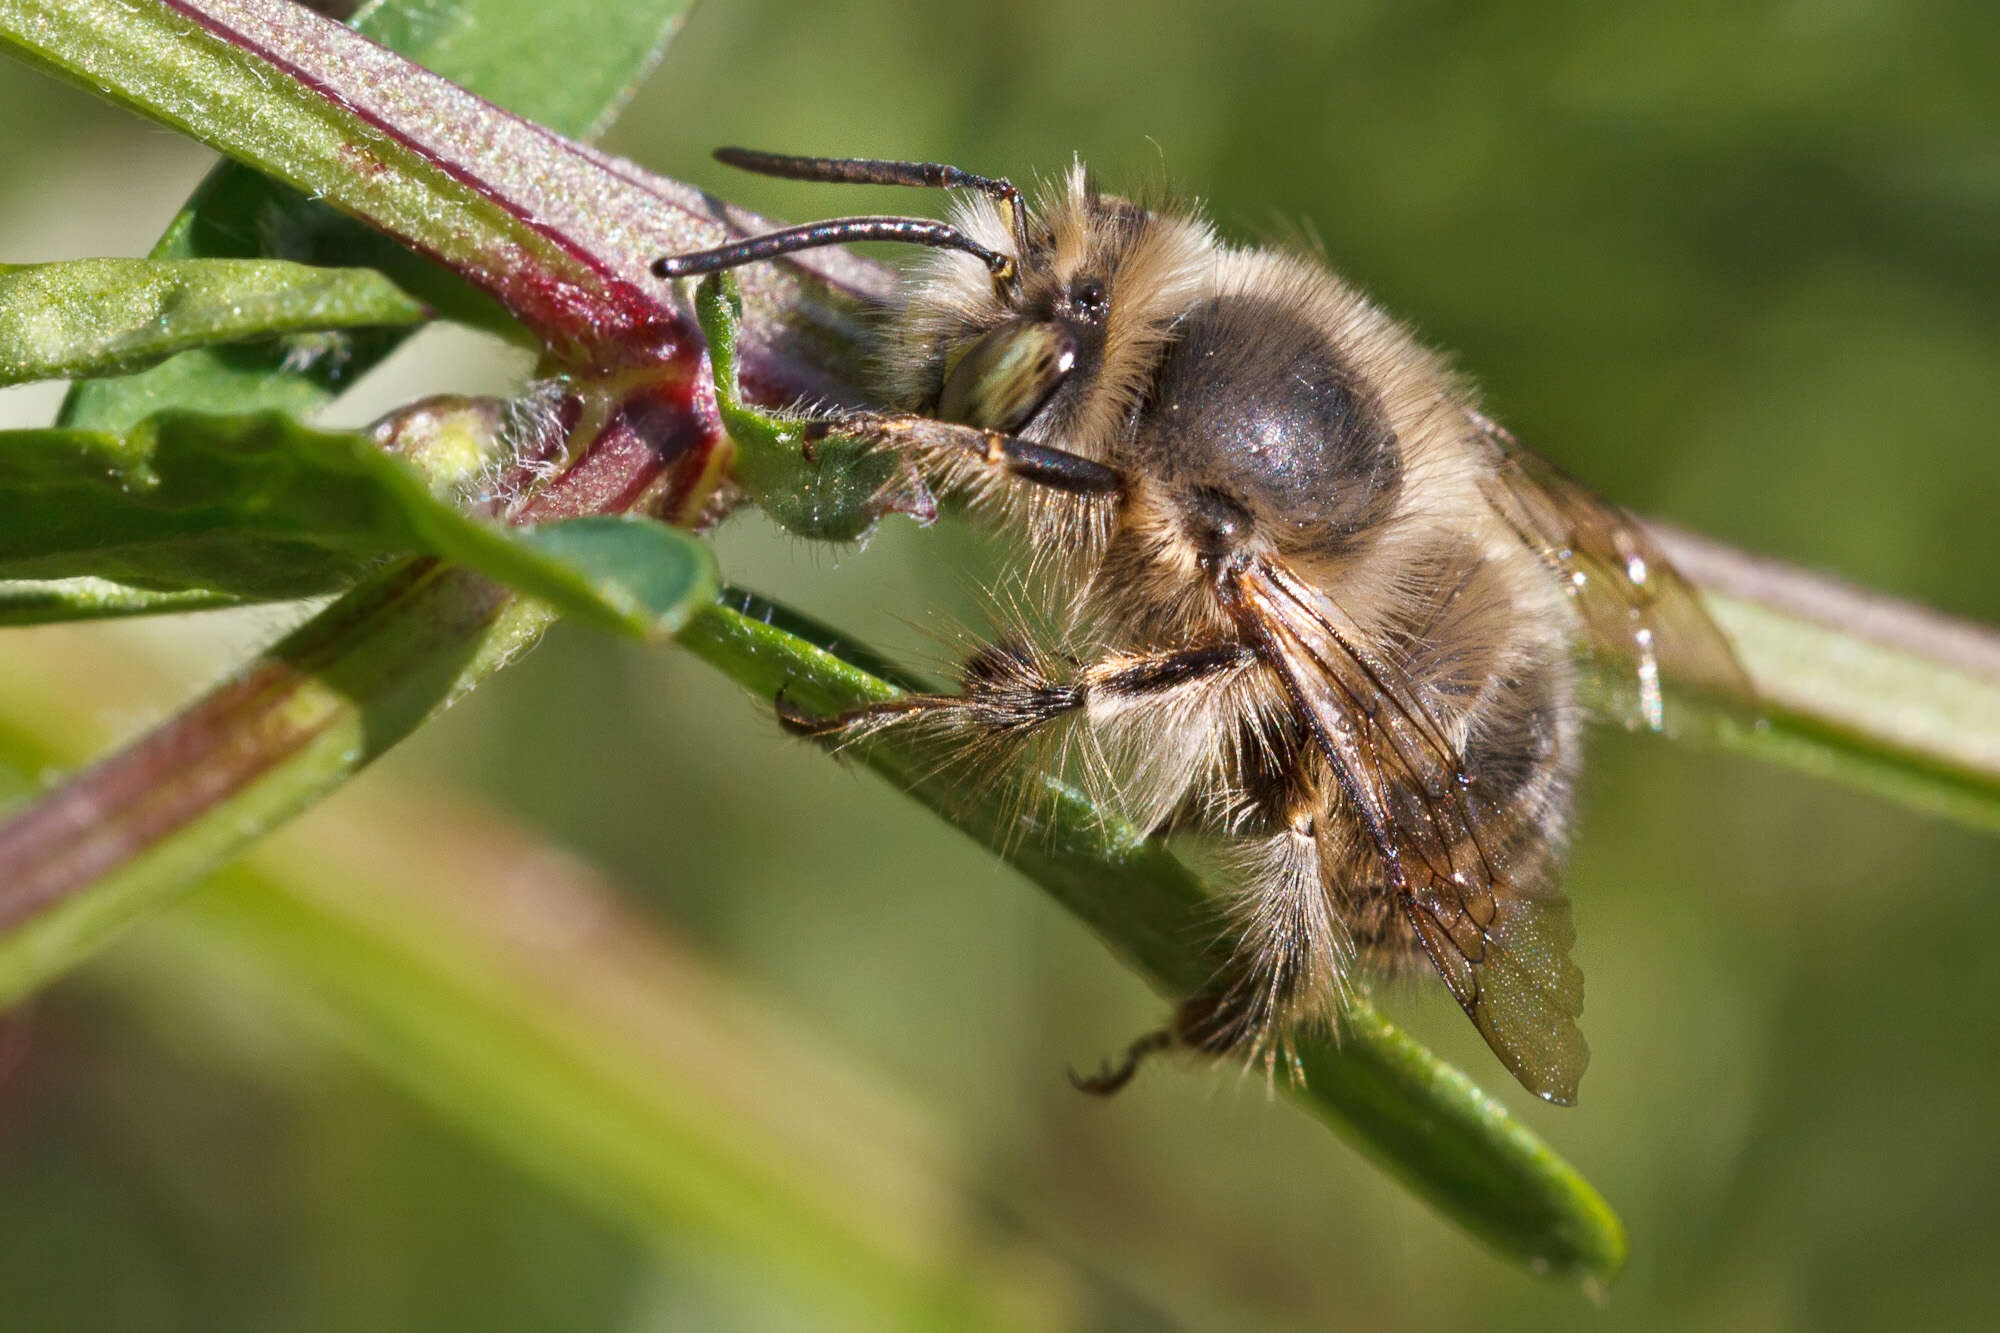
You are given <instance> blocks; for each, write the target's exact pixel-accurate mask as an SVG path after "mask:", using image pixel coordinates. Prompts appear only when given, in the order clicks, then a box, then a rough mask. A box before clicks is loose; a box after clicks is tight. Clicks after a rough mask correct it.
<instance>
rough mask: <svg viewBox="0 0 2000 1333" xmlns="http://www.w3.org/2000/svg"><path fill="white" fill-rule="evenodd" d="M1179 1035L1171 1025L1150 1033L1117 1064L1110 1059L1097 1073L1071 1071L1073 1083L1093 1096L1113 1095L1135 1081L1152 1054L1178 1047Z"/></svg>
mask: <svg viewBox="0 0 2000 1333" xmlns="http://www.w3.org/2000/svg"><path fill="white" fill-rule="evenodd" d="M1177 1040H1178V1039H1177V1038H1176V1037H1175V1036H1174V1034H1173V1032H1172V1031H1171V1030H1169V1029H1167V1028H1159V1029H1157V1030H1155V1031H1152V1032H1148V1033H1147V1034H1146V1035H1145V1036H1143V1037H1140V1038H1139V1039H1138V1040H1137V1041H1134V1042H1133V1043H1132V1044H1131V1045H1130V1046H1127V1047H1126V1048H1125V1056H1124V1058H1123V1059H1121V1060H1120V1061H1119V1062H1118V1063H1117V1065H1116V1066H1114V1065H1113V1064H1112V1063H1111V1062H1110V1061H1109V1060H1106V1061H1105V1062H1104V1063H1103V1064H1101V1065H1099V1066H1098V1068H1097V1072H1096V1073H1095V1074H1089V1075H1085V1074H1079V1073H1077V1072H1076V1071H1075V1070H1074V1069H1072V1070H1070V1071H1069V1084H1070V1086H1071V1087H1073V1088H1075V1089H1076V1090H1077V1091H1078V1092H1087V1093H1089V1094H1090V1095H1091V1096H1093V1097H1109V1096H1111V1095H1112V1094H1113V1093H1115V1092H1117V1091H1119V1090H1120V1089H1122V1088H1123V1087H1124V1086H1125V1085H1126V1084H1127V1083H1130V1082H1131V1081H1132V1076H1133V1075H1134V1074H1136V1073H1138V1072H1139V1066H1140V1065H1141V1064H1142V1063H1144V1062H1145V1060H1146V1058H1147V1057H1148V1056H1151V1055H1157V1054H1159V1053H1160V1052H1161V1051H1170V1050H1172V1049H1173V1048H1174V1046H1175V1044H1176V1042H1177Z"/></svg>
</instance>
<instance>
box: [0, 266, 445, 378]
mask: <svg viewBox="0 0 2000 1333" xmlns="http://www.w3.org/2000/svg"><path fill="white" fill-rule="evenodd" d="M427 313H428V312H427V311H426V310H425V309H424V307H423V306H422V305H421V304H420V303H418V302H417V301H414V300H412V299H411V298H410V297H408V296H406V295H404V294H403V293H402V292H401V291H399V290H398V289H397V287H396V285H395V284H394V283H392V282H390V281H389V280H388V279H387V278H385V277H383V276H382V275H381V274H379V273H376V272H373V271H371V270H368V269H356V268H345V269H323V268H311V267H308V266H306V265H303V264H287V263H281V262H278V261H275V260H245V259H208V260H181V261H155V260H145V259H80V260H76V261H73V262H71V263H63V264H28V265H12V264H0V385H5V384H21V383H25V382H27V381H29V380H46V379H75V378H81V377H83V376H87V375H124V374H127V373H130V372H131V371H134V370H138V369H140V368H141V367H144V366H147V365H151V364H152V363H153V362H156V361H158V360H160V359H162V358H163V357H167V356H170V355H172V354H173V353H175V352H179V351H183V350H185V349H187V348H189V347H198V346H203V345H205V344H209V343H223V342H234V341H238V340H240V339H245V338H268V337H272V336H275V335H278V334H287V333H301V332H308V331H319V330H327V329H351V328H361V327H368V326H385V325H399V324H415V323H417V322H419V321H420V320H422V319H424V318H425V316H426V314H427ZM324 341H325V343H326V345H327V346H328V347H332V346H335V345H336V344H334V342H333V340H330V339H329V340H324ZM309 347H310V344H293V345H292V346H290V347H288V348H287V349H286V352H285V355H290V356H297V355H300V354H301V353H302V352H304V351H305V349H306V348H309ZM306 354H309V355H310V354H323V353H311V352H306Z"/></svg>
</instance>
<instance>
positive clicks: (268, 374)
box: [58, 0, 690, 429]
mask: <svg viewBox="0 0 2000 1333" xmlns="http://www.w3.org/2000/svg"><path fill="white" fill-rule="evenodd" d="M689 3H690V0H624V3H619V4H602V5H585V6H578V5H549V4H545V3H530V2H529V0H457V2H456V3H452V4H442V3H439V0H376V3H373V4H368V5H364V6H363V7H362V8H361V9H360V10H359V11H357V12H356V13H355V15H354V17H353V18H352V19H351V20H350V24H351V26H353V27H354V28H355V29H356V30H357V31H358V32H360V33H362V34H363V35H365V36H367V37H369V38H371V39H372V40H374V41H376V42H379V43H381V44H382V45H383V46H386V47H388V48H389V49H390V50H392V51H396V52H399V53H401V54H402V55H405V56H407V57H409V58H410V59H412V60H414V61H416V62H417V63H419V64H421V65H423V66H425V67H426V68H428V69H431V70H434V71H436V72H437V73H439V74H442V75H444V76H445V77H446V78H448V79H452V80H453V81H455V82H457V83H460V84H463V85H464V86H465V87H466V88H468V89H470V90H471V91H473V92H475V93H478V94H479V95H480V96H482V97H484V98H486V99H488V100H489V101H492V102H494V103H497V104H498V105H500V106H502V107H505V108H506V109H507V110H509V111H512V112H514V113H516V114H517V115H521V116H525V117H527V118H529V119H531V120H535V121H538V122H540V123H541V124H543V125H546V126H548V127H550V128H551V129H553V130H555V131H556V132H558V133H560V134H567V135H571V136H574V137H577V138H582V139H586V140H588V139H594V138H595V137H596V136H597V135H599V134H601V133H602V132H603V131H604V129H605V128H606V127H607V126H608V125H609V124H610V123H611V121H612V120H614V119H615V118H616V116H617V113H618V111H619V109H620V108H621V107H622V106H623V105H624V103H625V101H626V99H627V98H628V97H629V95H630V93H631V91H632V89H633V88H635V87H636V86H637V84H638V82H639V81H640V80H641V79H643V78H644V77H645V75H646V73H647V72H648V71H649V70H651V69H652V68H653V66H654V65H655V64H656V63H657V62H658V61H659V59H660V58H661V56H662V55H663V54H664V53H665V50H666V47H667V44H668V43H669V42H670V41H671V40H672V38H673V35H674V33H675V32H676V31H677V30H678V29H679V27H680V24H681V22H682V19H683V17H684V15H685V13H686V10H687V8H688V5H689ZM552 52H561V53H563V54H564V55H565V56H566V57H568V58H563V59H556V58H552V55H551V53H552ZM259 255H273V256H276V257H279V258H283V259H288V260H299V261H303V262H307V263H317V264H327V265H365V266H366V267H369V268H374V269H377V270H380V271H381V272H382V273H384V274H385V275H388V276H389V277H390V278H391V279H392V280H393V281H394V282H395V283H396V284H398V285H399V286H401V287H402V288H403V289H404V290H406V291H408V292H410V293H412V294H413V295H415V296H416V297H418V298H419V299H421V300H422V301H424V302H426V303H427V304H429V305H431V306H432V307H434V308H435V309H436V310H437V312H438V313H439V315H440V316H442V317H443V318H446V319H451V320H455V321H457V322H460V323H464V324H469V325H472V326H473V327H477V328H483V329H486V330H488V331H490V332H494V333H498V334H499V335H501V336H503V337H509V338H519V337H521V336H522V335H521V331H520V326H519V325H518V324H516V323H515V322H514V320H513V319H512V317H511V316H509V315H507V314H506V313H505V311H503V310H502V309H501V308H500V307H499V306H498V304H496V303H495V302H494V301H493V300H492V299H491V298H490V297H488V296H486V295H485V294H484V293H481V292H478V291H476V290H474V289H473V288H472V287H470V286H469V285H467V284H466V283H465V281H464V280H463V279H461V278H459V277H458V276H457V275H455V274H453V273H452V272H450V271H449V270H448V269H446V268H444V267H443V266H441V265H438V264H436V263H433V262H431V261H430V260H428V259H425V258H423V257H422V256H420V255H416V254H413V253H411V252H410V251H409V250H407V249H405V248H404V247H402V246H400V245H397V244H395V243H394V242H392V241H390V240H389V239H388V238H386V237H384V236H383V235H381V234H380V233H379V232H376V231H374V230H373V229H371V228H369V227H368V226H366V225H364V224H363V223H360V222H357V221H355V220H354V219H352V218H349V217H344V216H342V215H341V214H340V213H338V212H336V211H335V210H334V209H333V208H332V207H330V206H329V205H327V204H326V203H324V202H322V201H320V200H318V199H314V198H310V197H308V196H307V195H306V194H304V193H302V192H300V191H298V190H295V189H293V188H291V187H289V186H286V185H284V184H281V183H280V182H278V181H276V180H273V179H271V178H270V177H268V176H265V175H262V174H260V173H258V172H257V171H254V170H252V169H251V168H249V167H245V166H242V165H240V164H238V163H234V162H224V163H221V164H219V165H218V166H217V167H216V168H215V169H214V170H213V171H212V172H210V173H209V176H208V179H207V180H205V181H204V182H203V183H202V185H201V187H200V188H199V189H198V190H197V191H196V192H195V194H194V196H193V197H192V198H191V199H190V200H189V201H188V203H187V206H186V207H185V208H183V209H182V211H181V213H180V215H179V216H178V217H177V218H175V220H174V222H173V224H172V225H171V226H169V227H168V228H167V231H166V233H165V234H164V235H163V236H162V237H161V239H160V241H159V243H158V244H157V245H156V246H155V247H154V248H153V251H152V257H153V258H155V259H167V260H171V259H189V258H198V257H227V258H248V257H255V256H259ZM402 338H403V335H402V334H400V333H396V334H386V335H371V336H368V337H365V338H356V339H352V340H350V342H349V343H348V345H347V346H346V347H345V348H344V349H343V351H344V357H343V358H340V359H332V358H323V359H317V360H314V359H310V358H301V357H287V356H285V355H284V351H283V349H273V348H256V349H249V348H228V349H203V350H198V351H190V352H185V353H183V354H181V355H180V356H178V357H176V358H174V359H173V360H172V361H170V362H168V363H166V364H164V365H162V366H159V367H156V368H155V369H153V370H151V371H148V372H145V373H143V374H141V375H138V376H134V377H130V378H127V379H122V380H115V381H103V382H90V383H82V384H78V385H77V386H76V387H75V388H74V389H72V390H71V392H70V395H69V398H68V399H67V401H66V402H65V403H64V405H63V409H62V414H61V416H60V417H59V418H58V423H59V424H61V425H66V426H90V427H94V428H97V429H117V428H122V427H124V426H128V425H131V424H132V423H134V422H136V421H139V420H141V419H142V418H144V417H147V416H149V415H151V414H152V413H154V412H157V411H161V410H163V409H165V408H169V407H186V408H194V409H199V410H207V411H237V412H244V411H254V410H257V409H259V408H274V409H278V410H282V411H287V412H290V413H292V414H293V415H295V416H300V417H304V416H309V415H311V414H312V413H313V412H314V411H316V410H318V409H319V408H320V407H322V406H324V405H325V404H326V403H327V402H328V401H330V400H331V399H332V398H333V397H334V396H335V395H337V394H338V393H339V392H340V391H341V390H342V389H343V388H345V387H346V386H347V385H348V384H349V383H351V382H352V381H353V379H354V378H355V377H356V376H358V375H360V374H362V373H364V372H365V371H367V370H368V369H369V368H370V367H372V366H374V365H375V364H376V363H377V362H378V361H380V360H381V359H382V358H383V357H384V356H386V355H388V353H389V352H390V351H392V350H394V349H395V347H396V346H398V345H399V344H400V343H401V341H402Z"/></svg>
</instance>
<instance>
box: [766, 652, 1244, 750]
mask: <svg viewBox="0 0 2000 1333" xmlns="http://www.w3.org/2000/svg"><path fill="white" fill-rule="evenodd" d="M1254 657H1255V654H1254V651H1253V650H1252V649H1251V648H1250V647H1249V646H1248V645H1247V644H1242V643H1235V642H1224V643H1215V644H1202V645H1200V646H1197V647H1192V648H1176V649H1171V650H1169V651H1166V652H1157V653H1135V654H1118V655H1115V656H1112V657H1107V658H1105V659H1103V660H1101V661H1098V662H1093V663H1091V664H1090V665H1089V666H1086V667H1084V668H1083V669H1082V670H1081V671H1078V672H1076V673H1075V675H1074V677H1073V678H1072V679H1067V680H1065V679H1062V678H1060V677H1058V676H1057V675H1056V674H1055V672H1054V671H1052V670H1051V669H1050V668H1049V666H1048V664H1047V663H1045V662H1043V661H1041V660H1039V659H1038V658H1037V657H1036V656H1035V655H1033V654H1031V653H1029V652H1027V651H1025V650H1023V649H1021V648H1018V647H1015V646H1012V645H1007V644H990V645H988V646H987V647H985V648H982V649H980V650H979V651H978V652H976V653H974V654H973V655H972V656H971V657H970V658H969V659H967V661H966V665H965V676H964V689H963V691H962V692H961V693H958V694H906V695H904V696H902V697H901V698H898V699H888V700H884V701H883V702H881V703H878V704H870V705H868V706H866V707H864V708H858V709H855V710H853V711H852V712H847V713H837V714H834V715H832V716H829V717H822V716H815V715H813V714H809V713H805V712H803V711H801V710H800V709H798V708H797V707H795V706H794V705H792V704H791V703H790V702H788V701H787V700H786V699H785V697H784V693H783V692H782V691H780V692H779V695H778V698H777V700H776V707H777V712H778V722H779V724H780V725H781V726H783V727H784V728H785V729H786V730H787V731H790V732H792V733H794V734H795V735H802V736H811V737H813V738H815V739H819V740H826V741H830V742H832V743H835V744H839V743H842V742H845V741H848V740H855V739H859V738H860V737H861V736H863V735H866V734H868V733H870V732H872V731H876V730H879V729H881V728H883V727H886V726H889V725H892V724H894V723H897V722H903V721H914V720H918V719H923V720H927V721H930V722H933V723H940V724H944V725H945V726H947V727H950V728H953V729H961V730H965V731H970V732H976V733H980V734H983V735H986V736H994V737H999V736H1008V735H1024V734H1026V733H1027V732H1029V731H1031V730H1033V729H1034V728H1036V727H1039V726H1042V725H1044V724H1046V723H1049V722H1053V721H1055V720H1056V719H1058V718H1061V717H1063V716H1066V715H1068V714H1070V713H1074V712H1076V711H1078V710H1079V709H1082V708H1085V707H1088V706H1089V704H1090V703H1091V701H1092V700H1093V699H1094V698H1104V699H1115V700H1121V701H1129V700H1136V699H1143V698H1145V697H1147V696H1150V695H1156V694H1160V693H1163V692H1165V691H1168V690H1173V689H1177V688H1179V687H1181V686H1184V685H1189V684H1192V683H1194V682H1196V681H1199V680H1205V679H1208V678H1210V677H1213V676H1218V675H1224V674H1227V673H1228V672H1231V671H1235V670H1238V669H1240V668H1241V667H1243V666H1246V665H1248V664H1249V663H1250V662H1251V661H1252V660H1254Z"/></svg>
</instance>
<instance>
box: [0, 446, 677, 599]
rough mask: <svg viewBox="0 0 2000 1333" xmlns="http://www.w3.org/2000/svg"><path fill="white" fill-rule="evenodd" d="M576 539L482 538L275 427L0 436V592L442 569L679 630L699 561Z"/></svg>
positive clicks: (253, 586) (257, 592)
mask: <svg viewBox="0 0 2000 1333" xmlns="http://www.w3.org/2000/svg"><path fill="white" fill-rule="evenodd" d="M574 522H575V523H577V524H579V525H580V526H577V527H574V528H572V527H571V526H570V525H568V524H557V525H551V526H550V527H549V528H547V529H543V530H541V531H539V532H527V531H516V530H511V529H503V528H501V527H498V526H496V525H492V524H488V523H483V522H480V521H478V520H476V519H473V518H471V517H469V516H467V515H465V514H463V513H461V512H460V511H459V510H458V509H457V508H455V507H454V506H452V505H451V504H450V503H448V502H447V501H445V500H441V499H439V498H438V497H437V496H435V495H433V494H432V492H431V489H430V486H429V485H428V483H427V482H426V481H425V480H424V479H423V478H422V477H420V476H419V475H418V474H417V472H416V471H415V470H414V469H413V468H411V467H410V466H409V465H408V464H406V463H404V462H402V461H401V460H400V459H397V458H393V457H391V456H390V455H388V454H386V453H384V452H383V451H382V450H381V448H380V447H378V446H377V444H376V443H375V441H373V440H372V439H370V438H369V437H367V436H365V435H356V434H347V433H334V432H326V431H316V430H311V429H308V428H306V427H303V426H299V425H297V424H296V423H294V422H292V421H291V420H290V419H289V418H286V417H284V416H281V415H278V414H275V413H263V414H259V415H255V416H247V417H215V416H207V415H202V414H197V413H181V412H176V413H166V414H162V415H160V416H157V417H153V418H150V419H148V420H147V421H145V422H142V423H140V424H139V425H138V426H135V427H133V428H132V429H131V430H129V431H126V432H124V433H122V434H114V433H110V432H97V431H76V430H21V431H7V432H0V578H6V579H67V578H79V577H90V578H99V579H109V580H112V581H114V582H116V583H120V584H125V585H129V586H131V587H133V588H138V589H147V590H156V591H199V592H202V593H206V594H211V595H213V594H222V595H226V596H235V597H243V598H280V597H298V596H305V595H309V594H313V593H320V592H327V591H330V590H332V589H335V588H337V587H340V586H342V585H344V584H346V583H350V582H352V581H353V580H354V579H355V578H356V577H357V576H358V575H359V574H360V573H361V572H362V571H363V570H364V569H365V568H366V567H367V566H369V565H370V564H373V563H375V562H377V561H378V560H380V558H381V557H383V556H386V555H396V554H429V555H441V556H445V557H447V558H449V559H452V560H456V561H459V562H461V563H463V564H465V565H468V566H470V567H471V568H473V569H476V570H479V571H480V572H481V573H484V574H486V575H488V576H490V577H492V578H494V579H496V580H498V581H499V582H501V583H504V584H507V585H508V586H510V587H513V588H517V589H519V590H520V591H522V592H525V593H528V594H529V595H531V596H534V597H538V598H541V599H542V600H544V601H546V602H548V603H549V604H550V605H552V606H554V607H555V608H557V609H558V610H560V611H563V612H564V613H566V614H572V615H576V616H579V617H581V618H583V619H585V620H587V621H590V622H592V623H594V624H596V625H598V626H600V627H602V628H605V629H610V630H613V631H616V632H620V633H625V634H631V635H635V636H645V635H650V634H656V633H661V632H665V631H666V630H668V629H671V628H673V627H674V626H677V625H678V624H679V623H680V620H681V618H682V615H683V613H684V610H685V608H686V606H688V605H689V604H691V603H692V602H694V601H696V600H699V599H701V598H703V597H705V596H706V595H707V592H708V590H709V589H710V588H712V587H713V586H714V584H713V574H712V572H711V570H712V566H711V561H710V557H709V554H708V550H707V548H706V547H705V546H703V545H702V544H701V543H700V542H699V541H697V540H695V539H694V538H692V537H690V536H688V535H687V534H686V533H683V532H679V531H677V530H675V529H671V528H668V527H666V526H665V525H663V524H659V523H654V522H651V521H648V520H639V519H584V520H574Z"/></svg>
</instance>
